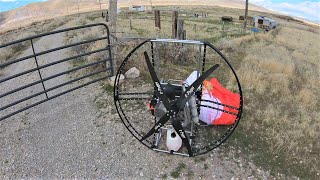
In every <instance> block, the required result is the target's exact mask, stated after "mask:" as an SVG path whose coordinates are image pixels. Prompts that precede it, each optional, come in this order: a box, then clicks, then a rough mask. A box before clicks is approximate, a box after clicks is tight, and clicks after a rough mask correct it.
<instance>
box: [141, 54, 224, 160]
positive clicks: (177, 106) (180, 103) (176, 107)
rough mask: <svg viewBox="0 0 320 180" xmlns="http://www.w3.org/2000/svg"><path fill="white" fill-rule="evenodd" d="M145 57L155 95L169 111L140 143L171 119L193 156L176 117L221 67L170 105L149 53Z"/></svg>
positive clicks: (202, 78)
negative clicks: (207, 79)
mask: <svg viewBox="0 0 320 180" xmlns="http://www.w3.org/2000/svg"><path fill="white" fill-rule="evenodd" d="M144 57H145V60H146V63H147V66H148V69H149V73H150V75H151V78H152V80H153V82H154V85H155V94H156V95H157V96H158V97H159V99H160V100H161V101H162V103H163V104H164V106H165V107H166V109H167V113H166V114H165V115H164V116H163V117H161V118H160V120H159V121H157V122H156V123H155V125H154V126H153V127H152V129H151V130H150V131H149V132H148V133H147V134H146V135H145V136H144V137H142V138H141V139H140V141H143V140H145V139H146V138H148V137H150V136H151V135H152V134H154V133H155V132H158V131H159V129H160V128H161V127H162V126H164V124H165V123H167V122H168V121H169V120H170V119H171V118H172V119H173V120H172V125H173V128H174V129H175V130H176V132H177V133H178V135H179V136H180V137H181V139H182V141H183V143H184V144H185V145H186V147H187V149H188V153H189V156H192V155H193V153H192V150H191V146H190V144H189V139H188V137H187V135H186V132H185V131H184V128H183V127H182V125H181V122H180V121H179V119H178V118H177V117H176V115H177V114H178V113H179V111H180V110H181V109H183V107H184V105H185V104H186V102H187V101H188V100H189V99H190V98H191V96H192V95H193V94H194V92H195V91H196V90H197V89H198V87H199V86H200V85H201V84H202V83H203V81H204V80H205V79H206V78H207V77H209V75H210V74H211V73H212V72H213V71H215V70H216V69H217V68H218V67H219V65H218V64H216V65H214V66H212V67H211V68H210V69H208V70H207V71H206V72H204V73H203V74H202V75H201V76H200V77H199V78H198V79H197V80H196V81H194V82H193V83H192V84H191V86H189V87H188V88H187V89H186V91H184V92H183V94H182V95H181V96H180V97H179V98H178V99H177V101H176V102H175V103H174V104H173V105H170V102H169V99H168V97H167V95H166V94H165V93H164V90H163V87H162V86H161V84H160V81H159V79H158V77H157V75H156V73H155V71H154V68H153V66H152V64H151V62H150V58H149V56H148V53H147V52H144Z"/></svg>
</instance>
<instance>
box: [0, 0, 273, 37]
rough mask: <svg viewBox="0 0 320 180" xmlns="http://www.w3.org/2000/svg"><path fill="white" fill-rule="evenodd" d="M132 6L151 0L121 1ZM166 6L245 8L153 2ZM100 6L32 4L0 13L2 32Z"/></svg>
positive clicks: (206, 1) (56, 0)
mask: <svg viewBox="0 0 320 180" xmlns="http://www.w3.org/2000/svg"><path fill="white" fill-rule="evenodd" d="M102 2H103V3H102V9H106V8H107V3H106V2H107V1H106V0H105V1H102ZM131 5H148V6H149V5H150V1H149V0H120V1H119V4H118V6H119V7H128V6H131ZM164 5H192V6H219V7H229V8H238V9H243V8H244V6H245V5H244V1H242V0H178V1H177V0H165V1H163V0H153V1H152V6H164ZM99 9H100V4H99V3H98V1H96V0H86V1H80V2H79V1H78V0H68V1H65V0H48V1H45V2H39V3H32V4H29V5H27V6H24V7H21V8H17V9H14V10H11V11H8V12H5V13H0V31H2V30H5V29H12V28H15V27H17V22H19V24H18V25H19V26H23V25H25V24H29V23H31V22H36V21H41V20H44V19H51V18H54V17H58V16H65V15H70V14H76V13H79V12H88V11H94V10H99ZM250 10H255V11H263V12H269V10H267V9H264V8H262V7H259V6H255V5H252V4H251V5H250Z"/></svg>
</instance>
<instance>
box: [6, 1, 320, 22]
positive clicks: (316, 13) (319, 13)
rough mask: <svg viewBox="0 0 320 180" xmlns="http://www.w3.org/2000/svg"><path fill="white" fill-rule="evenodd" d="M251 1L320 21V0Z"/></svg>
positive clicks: (11, 5) (12, 4)
mask: <svg viewBox="0 0 320 180" xmlns="http://www.w3.org/2000/svg"><path fill="white" fill-rule="evenodd" d="M40 1H45V0H0V12H2V11H8V10H10V9H14V8H18V7H21V6H24V5H27V4H29V3H32V2H40ZM243 1H244V0H243ZM249 3H252V4H256V5H259V6H262V7H264V8H267V9H270V10H273V11H277V12H281V13H284V14H287V15H290V16H295V17H300V18H304V19H306V20H311V21H314V22H318V23H320V0H249Z"/></svg>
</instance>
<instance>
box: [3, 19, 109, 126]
mask: <svg viewBox="0 0 320 180" xmlns="http://www.w3.org/2000/svg"><path fill="white" fill-rule="evenodd" d="M92 28H99V31H101V30H102V31H103V32H104V33H103V35H102V36H98V37H93V38H92V37H91V38H89V39H88V38H87V39H85V40H81V41H79V42H75V43H73V42H72V43H70V44H67V45H64V46H59V47H54V48H49V49H45V48H44V49H45V50H43V51H40V52H38V51H37V50H38V49H40V48H38V49H37V47H36V45H35V44H36V43H37V41H40V40H41V39H42V40H43V39H44V38H48V37H51V39H52V38H54V37H57V36H64V34H66V33H70V32H72V31H77V32H78V31H81V32H84V31H86V30H91V29H92ZM81 32H80V33H81ZM63 33H64V34H63ZM109 35H110V33H109V28H108V27H107V25H105V24H102V23H98V24H91V25H84V26H78V27H73V28H67V29H62V30H56V31H52V32H49V33H44V34H40V35H36V36H32V37H28V38H24V39H21V40H17V41H13V42H10V43H7V44H4V45H0V50H4V48H8V47H10V46H16V47H19V44H20V45H21V43H30V46H29V49H28V50H29V51H30V52H31V54H30V55H23V56H22V57H21V56H20V57H18V58H15V59H11V60H7V61H5V62H4V63H2V64H0V121H1V120H4V119H6V118H8V117H11V116H13V115H15V114H17V113H20V112H22V111H24V110H27V109H29V108H31V107H34V106H37V105H39V104H41V103H44V102H46V101H49V100H51V99H54V98H56V97H58V96H61V95H64V94H66V93H69V92H71V91H74V90H76V89H79V88H82V87H84V86H87V85H89V84H92V83H95V82H98V81H101V80H104V79H107V78H108V77H111V76H112V75H113V65H112V59H111V45H110V39H109ZM40 38H41V39H40ZM96 42H102V44H103V43H104V44H105V45H103V47H99V48H98V49H95V50H92V49H91V50H90V49H89V51H88V49H86V48H85V47H89V46H90V44H93V43H96ZM47 43H50V41H49V40H48V42H47ZM60 45H61V44H60ZM71 48H77V49H78V50H79V53H76V54H74V53H73V54H71V55H70V54H68V53H65V54H68V55H67V56H66V55H64V57H63V58H62V59H59V56H60V55H61V54H62V53H61V51H66V52H69V51H67V50H68V49H71ZM41 49H43V47H41ZM0 52H1V51H0ZM97 53H99V54H100V58H98V59H97V58H96V59H94V58H92V59H93V60H91V61H90V62H88V61H86V60H84V59H86V58H89V56H93V55H95V54H97ZM48 54H51V55H50V57H54V58H57V59H54V61H52V62H51V61H48V62H45V61H46V60H41V59H44V58H43V56H45V55H48ZM79 59H81V61H80V60H79ZM30 61H32V64H31V62H30ZM0 62H1V61H0ZM26 62H28V63H26ZM71 62H76V63H77V64H76V65H68V64H66V63H69V64H71ZM79 62H81V63H79ZM13 66H14V67H13ZM97 66H99V68H96V67H97ZM48 68H51V70H52V69H53V72H54V73H47V72H48V71H49V70H48ZM11 69H14V70H11ZM19 69H22V71H21V72H20V71H19ZM16 71H17V72H16ZM3 73H4V74H3ZM74 73H78V74H76V75H75V74H74ZM62 76H63V77H66V76H68V77H67V78H65V79H64V81H62V80H60V81H61V83H58V84H56V81H53V79H55V78H61V77H62ZM18 78H21V79H20V80H17V79H18ZM50 80H51V81H50ZM49 81H50V83H49ZM52 81H53V83H52Z"/></svg>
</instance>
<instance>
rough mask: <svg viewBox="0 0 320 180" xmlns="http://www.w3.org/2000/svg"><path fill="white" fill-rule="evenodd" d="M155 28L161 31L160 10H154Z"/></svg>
mask: <svg viewBox="0 0 320 180" xmlns="http://www.w3.org/2000/svg"><path fill="white" fill-rule="evenodd" d="M154 17H155V27H156V28H159V29H161V20H160V10H154Z"/></svg>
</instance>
